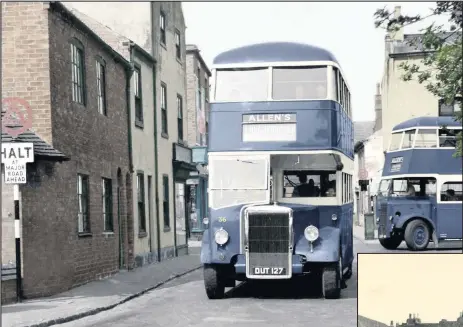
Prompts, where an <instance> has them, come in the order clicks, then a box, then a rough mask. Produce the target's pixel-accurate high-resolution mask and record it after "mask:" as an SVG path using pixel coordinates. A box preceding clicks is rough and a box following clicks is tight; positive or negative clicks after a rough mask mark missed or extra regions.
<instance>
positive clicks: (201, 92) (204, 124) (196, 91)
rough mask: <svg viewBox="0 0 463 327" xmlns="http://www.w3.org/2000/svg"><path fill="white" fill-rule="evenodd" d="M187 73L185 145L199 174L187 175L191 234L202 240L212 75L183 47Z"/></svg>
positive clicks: (196, 51) (191, 49) (197, 55)
mask: <svg viewBox="0 0 463 327" xmlns="http://www.w3.org/2000/svg"><path fill="white" fill-rule="evenodd" d="M186 73H187V77H186V80H187V124H188V138H187V141H188V145H189V146H190V147H193V154H194V161H195V162H196V163H198V164H199V165H198V166H197V167H198V172H192V173H191V174H190V179H189V183H190V184H192V185H191V187H190V189H191V193H190V194H191V195H192V196H193V197H194V206H192V208H191V211H192V212H191V219H190V230H191V234H192V235H194V236H197V237H198V238H200V237H201V235H202V233H203V232H204V228H205V226H204V224H203V218H204V217H206V216H207V207H208V203H207V188H208V179H207V169H205V166H206V164H207V160H206V158H207V151H206V149H207V132H208V128H209V126H208V125H209V124H208V122H209V86H210V83H209V79H210V77H211V71H210V70H209V67H207V65H206V63H205V62H204V59H203V57H202V56H201V53H200V50H199V48H198V47H197V46H196V45H194V44H187V46H186Z"/></svg>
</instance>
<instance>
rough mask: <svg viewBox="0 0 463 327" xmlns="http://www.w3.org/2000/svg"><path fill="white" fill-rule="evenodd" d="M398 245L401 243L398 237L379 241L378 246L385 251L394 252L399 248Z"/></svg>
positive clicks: (400, 238)
mask: <svg viewBox="0 0 463 327" xmlns="http://www.w3.org/2000/svg"><path fill="white" fill-rule="evenodd" d="M400 243H402V237H400V236H399V235H394V236H392V237H388V238H380V239H379V244H381V246H382V247H383V248H385V249H386V250H395V249H397V248H398V247H399V245H400Z"/></svg>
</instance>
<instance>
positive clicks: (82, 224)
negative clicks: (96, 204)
mask: <svg viewBox="0 0 463 327" xmlns="http://www.w3.org/2000/svg"><path fill="white" fill-rule="evenodd" d="M84 185H86V187H85V188H84ZM84 189H85V191H86V194H84ZM82 199H85V206H84V205H83V203H82ZM81 208H83V209H84V210H83V211H81V210H80V209H81ZM81 216H82V218H81ZM77 233H78V234H80V235H88V234H91V233H92V229H91V222H90V177H89V175H87V174H81V173H78V174H77Z"/></svg>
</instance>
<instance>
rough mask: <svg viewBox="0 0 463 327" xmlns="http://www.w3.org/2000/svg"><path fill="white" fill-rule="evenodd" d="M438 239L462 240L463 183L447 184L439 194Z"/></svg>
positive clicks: (443, 185)
mask: <svg viewBox="0 0 463 327" xmlns="http://www.w3.org/2000/svg"><path fill="white" fill-rule="evenodd" d="M437 196H438V201H437V210H436V211H437V217H436V219H437V237H438V238H441V239H461V238H462V230H463V226H462V225H463V220H462V219H461V215H462V205H461V204H462V200H463V196H462V182H446V183H443V184H442V186H441V189H440V194H437Z"/></svg>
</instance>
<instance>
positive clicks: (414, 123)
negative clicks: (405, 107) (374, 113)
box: [392, 116, 461, 131]
mask: <svg viewBox="0 0 463 327" xmlns="http://www.w3.org/2000/svg"><path fill="white" fill-rule="evenodd" d="M443 125H445V126H447V127H460V126H461V123H460V122H458V121H455V118H453V117H431V116H424V117H415V118H412V119H409V120H406V121H404V122H401V123H400V124H398V125H396V126H394V128H393V129H392V131H398V130H402V129H407V128H413V127H434V126H436V127H438V126H443Z"/></svg>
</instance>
